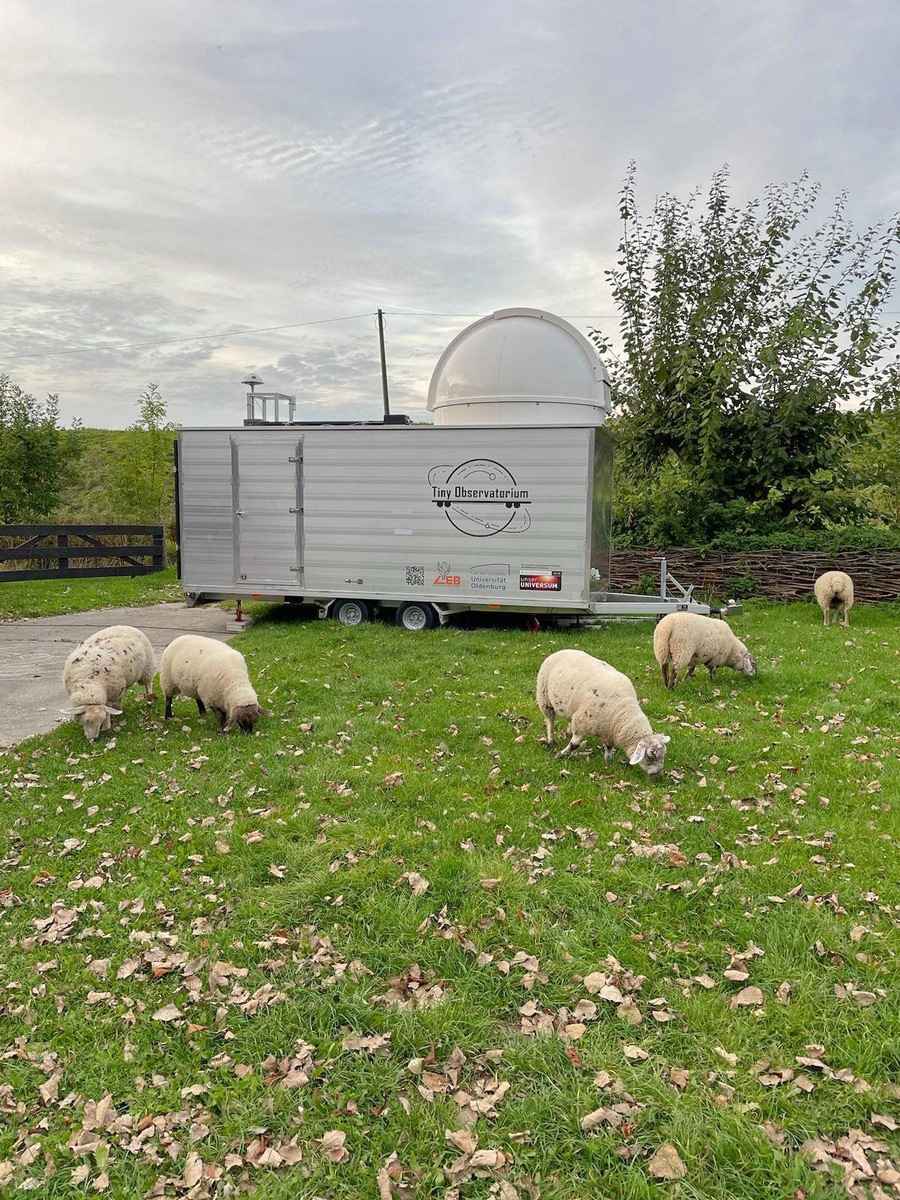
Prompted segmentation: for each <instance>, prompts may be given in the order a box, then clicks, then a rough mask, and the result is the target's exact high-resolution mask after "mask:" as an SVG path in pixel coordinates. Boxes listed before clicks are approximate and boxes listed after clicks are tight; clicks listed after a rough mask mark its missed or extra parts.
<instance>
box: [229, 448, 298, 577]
mask: <svg viewBox="0 0 900 1200" xmlns="http://www.w3.org/2000/svg"><path fill="white" fill-rule="evenodd" d="M231 494H232V500H233V509H234V517H233V521H234V526H233V528H234V582H235V586H236V587H241V586H245V587H246V588H247V590H248V591H265V590H267V589H271V588H272V587H275V588H277V589H278V590H279V591H281V590H284V591H286V592H291V591H293V592H297V591H298V590H299V589H300V587H301V586H302V582H303V562H302V557H301V552H302V546H303V541H302V533H303V524H302V522H303V503H302V496H303V439H302V438H298V437H297V433H296V431H295V430H289V429H259V430H254V431H252V432H251V431H249V430H248V431H246V432H243V433H233V434H232V435H231Z"/></svg>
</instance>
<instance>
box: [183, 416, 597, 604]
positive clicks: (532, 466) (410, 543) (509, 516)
mask: <svg viewBox="0 0 900 1200" xmlns="http://www.w3.org/2000/svg"><path fill="white" fill-rule="evenodd" d="M593 436H594V431H593V430H592V429H590V428H588V427H581V428H579V427H554V428H539V427H531V428H528V427H505V428H498V427H484V428H467V427H459V428H448V427H442V428H438V427H435V426H406V427H403V426H401V427H397V426H394V427H391V426H353V427H330V428H329V427H327V426H322V427H315V426H314V427H309V426H307V427H304V429H303V457H304V462H303V464H302V471H298V469H297V464H291V463H289V462H288V459H289V458H290V457H292V456H296V446H297V441H298V432H297V430H296V429H294V430H291V429H287V428H283V427H282V428H278V429H275V428H265V427H260V428H253V427H247V428H245V429H242V430H239V431H238V430H230V429H221V430H214V429H209V430H206V429H193V430H192V429H186V430H183V431H182V432H181V434H180V438H181V452H182V468H181V473H182V479H181V485H182V491H181V501H182V510H181V511H182V518H181V521H182V539H183V546H182V577H183V584H184V588H185V590H186V591H188V592H191V593H194V594H199V593H223V592H224V593H226V594H227V593H228V592H231V594H241V595H245V596H246V595H250V594H252V593H253V592H259V593H268V594H278V593H283V594H284V595H294V596H300V595H302V596H305V597H306V598H308V599H329V598H333V597H340V596H354V595H355V596H360V597H363V598H368V599H374V600H394V601H398V600H404V599H420V600H431V601H434V602H436V603H439V604H452V605H454V606H456V607H465V606H466V605H467V604H478V605H489V606H492V607H493V606H496V607H504V608H506V607H521V608H526V609H529V610H532V611H537V610H543V609H550V608H566V607H576V608H581V607H586V606H587V604H588V601H589V597H590V586H591V585H590V564H589V545H590V537H591V521H590V514H591V511H592V507H593V501H592V499H591V497H592V490H593V480H594V469H595V468H594V458H595V456H594V453H593V449H592V447H593ZM232 446H234V447H235V457H236V460H237V465H236V467H235V468H234V471H236V474H235V475H234V478H235V479H236V481H237V483H236V486H237V494H236V496H235V497H233V495H232V478H233V468H232ZM301 489H302V490H301ZM235 500H236V501H237V503H235V502H234V501H235ZM301 506H302V508H303V510H304V511H303V513H302V515H301V514H299V513H296V514H292V513H290V512H289V511H288V510H290V509H291V508H300V507H301ZM236 512H241V513H243V514H244V515H242V516H240V517H235V515H234V514H235V513H236ZM301 520H302V525H301ZM235 523H237V525H238V526H239V529H238V533H237V536H235V533H234V526H235ZM301 550H302V557H301V556H300V552H301ZM235 563H237V570H235ZM292 567H302V569H303V574H302V575H301V574H300V572H298V571H295V570H291V568H292ZM242 576H246V578H241V577H242Z"/></svg>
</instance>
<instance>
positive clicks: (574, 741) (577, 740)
mask: <svg viewBox="0 0 900 1200" xmlns="http://www.w3.org/2000/svg"><path fill="white" fill-rule="evenodd" d="M583 741H584V734H582V733H573V734H572V736H571V737H570V738H569V744H568V745H567V746H566V747H565V748H564V749H563V750H560V752H559V754H557V756H556V757H557V758H568V757H569V755H570V754H571V753H572V751H573V750H577V749H578V747H579V746H580V745H581V743H582V742H583Z"/></svg>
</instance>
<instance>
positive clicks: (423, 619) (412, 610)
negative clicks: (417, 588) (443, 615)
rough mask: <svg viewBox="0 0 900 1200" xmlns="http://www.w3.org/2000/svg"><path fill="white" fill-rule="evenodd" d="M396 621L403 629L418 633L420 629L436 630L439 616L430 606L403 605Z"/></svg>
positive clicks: (398, 611) (395, 618) (399, 609)
mask: <svg viewBox="0 0 900 1200" xmlns="http://www.w3.org/2000/svg"><path fill="white" fill-rule="evenodd" d="M394 621H395V622H396V624H397V625H400V626H401V627H402V628H403V629H409V630H410V631H412V632H414V633H416V632H418V631H419V630H420V629H434V627H435V625H436V624H437V614H436V613H435V611H434V609H433V608H432V606H431V605H430V604H416V603H412V604H401V605H400V607H399V608H398V609H397V615H396V616H395V617H394Z"/></svg>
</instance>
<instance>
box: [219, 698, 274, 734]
mask: <svg viewBox="0 0 900 1200" xmlns="http://www.w3.org/2000/svg"><path fill="white" fill-rule="evenodd" d="M271 716H272V713H271V712H270V711H269V710H268V709H267V708H262V707H261V705H259V704H242V705H241V707H240V708H236V709H235V710H234V712H233V713H232V714H231V718H230V720H229V721H228V722H227V724H226V725H225V727H224V728H223V730H222V732H223V733H227V732H228V731H229V729H233V728H234V727H235V725H237V727H238V729H240V730H241V732H242V733H252V732H253V727H254V725H255V724H256V722H257V721H258V720H259V718H260V717H271Z"/></svg>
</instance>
